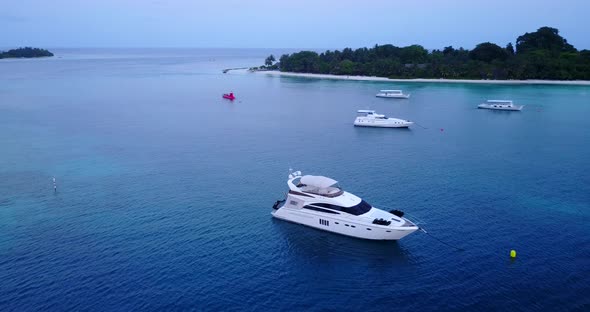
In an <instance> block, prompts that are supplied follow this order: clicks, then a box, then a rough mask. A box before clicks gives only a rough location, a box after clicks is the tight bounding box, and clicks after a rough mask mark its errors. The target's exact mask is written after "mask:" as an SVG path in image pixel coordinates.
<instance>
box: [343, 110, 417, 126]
mask: <svg viewBox="0 0 590 312" xmlns="http://www.w3.org/2000/svg"><path fill="white" fill-rule="evenodd" d="M357 114H358V115H357V117H356V119H355V120H354V125H355V126H359V127H382V128H408V127H409V126H411V125H413V124H414V123H413V122H411V121H408V120H404V119H398V118H389V117H386V116H385V115H381V114H376V113H375V111H374V110H366V109H361V110H358V111H357Z"/></svg>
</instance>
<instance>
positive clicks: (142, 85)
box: [0, 50, 590, 311]
mask: <svg viewBox="0 0 590 312" xmlns="http://www.w3.org/2000/svg"><path fill="white" fill-rule="evenodd" d="M55 52H57V55H58V56H59V57H55V58H52V59H37V60H2V61H1V62H0V310H2V311H34V310H37V311H38V310H64V311H73V310H103V311H129V310H145V311H160V310H211V311H219V310H256V311H258V310H272V311H278V310H284V311H290V310H385V311H393V310H395V311H416V310H455V311H457V310H496V311H506V310H536V311H540V310H550V311H567V310H575V309H579V310H583V309H585V308H586V309H587V308H588V307H589V306H590V281H589V278H588V276H590V225H589V221H590V145H589V143H590V122H588V117H589V116H590V87H575V86H493V85H455V84H418V83H407V84H401V83H398V84H388V83H381V82H351V81H330V80H314V79H302V78H273V77H267V76H266V75H263V74H248V73H244V72H242V73H240V72H235V73H230V74H222V73H221V69H223V68H228V67H241V66H250V65H258V64H260V63H261V62H262V61H263V59H264V57H266V56H267V55H268V54H270V52H273V53H277V54H278V53H280V52H281V51H265V50H60V51H55ZM397 87H399V88H402V89H404V91H407V92H410V93H412V98H411V99H410V100H409V101H391V100H383V99H377V98H375V97H374V94H375V93H376V91H377V90H379V89H384V88H397ZM227 91H233V92H234V93H235V94H236V95H237V97H238V99H237V100H236V101H234V102H233V103H232V102H228V101H225V100H222V99H221V94H222V93H223V92H227ZM488 98H508V99H513V100H514V101H515V102H517V103H519V104H525V105H527V106H526V107H525V109H524V111H522V112H521V113H506V112H493V111H485V110H477V109H476V108H475V107H476V105H477V104H478V103H480V102H481V101H482V100H485V99H488ZM366 108H371V109H375V110H377V111H378V112H380V113H385V114H387V115H391V116H394V117H400V118H406V119H410V120H414V121H416V122H417V123H418V124H419V125H416V126H414V127H413V128H412V129H411V130H408V131H404V130H396V129H371V128H355V127H353V126H352V121H353V119H354V117H355V111H356V110H357V109H366ZM290 167H291V168H294V169H296V170H302V171H303V172H304V173H308V174H319V175H326V176H330V177H333V178H335V179H337V180H339V181H340V183H341V185H343V186H344V188H345V189H347V190H349V191H351V192H353V193H355V194H357V195H359V196H362V197H364V198H365V199H366V200H367V201H369V202H370V203H372V204H373V205H375V206H378V207H383V208H387V209H388V210H389V209H394V208H397V209H402V210H404V211H405V212H406V213H408V214H409V216H410V217H411V218H413V220H416V221H420V222H421V224H422V226H423V227H424V228H426V229H427V230H428V231H429V233H430V234H432V235H433V236H435V237H436V238H438V239H440V240H443V241H445V242H447V243H450V244H452V245H456V246H459V247H460V248H463V249H465V250H464V251H457V250H456V249H453V248H452V247H449V246H447V245H444V244H442V243H440V242H439V241H437V240H435V239H434V238H432V237H429V236H427V235H425V234H423V233H415V234H412V235H410V236H408V237H406V238H404V239H403V240H401V241H399V242H371V241H363V240H357V239H353V238H347V237H343V236H338V235H335V234H331V233H326V232H320V231H317V230H313V229H309V228H306V227H303V226H300V225H295V224H291V223H286V222H282V221H278V220H274V219H272V218H271V215H270V211H271V206H272V204H273V203H274V201H275V200H276V199H279V198H280V197H282V196H283V193H284V192H285V191H286V190H287V186H286V178H287V174H288V169H289V168H290ZM54 176H55V177H56V179H57V185H58V191H57V193H55V194H54V192H53V184H52V181H51V179H52V177H54ZM511 249H515V250H516V251H517V253H518V255H517V258H516V260H513V261H511V260H510V259H509V251H510V250H511Z"/></svg>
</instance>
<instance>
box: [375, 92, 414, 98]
mask: <svg viewBox="0 0 590 312" xmlns="http://www.w3.org/2000/svg"><path fill="white" fill-rule="evenodd" d="M376 96H377V97H382V98H392V99H408V98H410V95H409V94H403V93H402V90H379V93H377V95H376Z"/></svg>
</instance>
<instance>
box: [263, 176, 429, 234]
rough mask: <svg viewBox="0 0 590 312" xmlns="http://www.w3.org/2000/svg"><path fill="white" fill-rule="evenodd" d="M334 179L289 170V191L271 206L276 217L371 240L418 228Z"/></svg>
mask: <svg viewBox="0 0 590 312" xmlns="http://www.w3.org/2000/svg"><path fill="white" fill-rule="evenodd" d="M337 183H338V182H336V181H335V180H333V179H330V178H327V177H323V176H312V175H304V176H302V175H301V171H296V172H293V173H289V180H288V181H287V185H288V186H289V192H288V193H287V197H286V199H284V200H279V201H277V202H276V203H275V204H274V206H273V211H272V215H273V217H275V218H278V219H282V220H286V221H291V222H295V223H299V224H303V225H307V226H310V227H313V228H316V229H320V230H324V231H329V232H334V233H338V234H343V235H347V236H352V237H357V238H363V239H372V240H398V239H401V238H403V237H405V236H406V235H409V234H411V233H413V232H415V231H417V230H418V229H419V227H418V226H417V225H416V224H414V223H412V222H411V221H409V220H408V219H406V218H404V217H403V215H404V213H403V212H402V211H399V210H392V211H391V212H387V211H384V210H381V209H377V208H375V207H373V206H371V205H370V204H369V203H367V202H366V201H364V200H363V199H361V198H359V197H357V196H355V195H353V194H351V193H348V192H345V191H343V190H342V189H341V188H340V187H339V186H338V185H337Z"/></svg>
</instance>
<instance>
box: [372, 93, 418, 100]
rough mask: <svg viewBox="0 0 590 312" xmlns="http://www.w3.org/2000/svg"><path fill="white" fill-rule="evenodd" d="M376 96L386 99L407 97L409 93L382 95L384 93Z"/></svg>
mask: <svg viewBox="0 0 590 312" xmlns="http://www.w3.org/2000/svg"><path fill="white" fill-rule="evenodd" d="M375 96H376V97H379V98H387V99H409V98H410V95H409V94H405V95H384V94H377V95H375Z"/></svg>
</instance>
